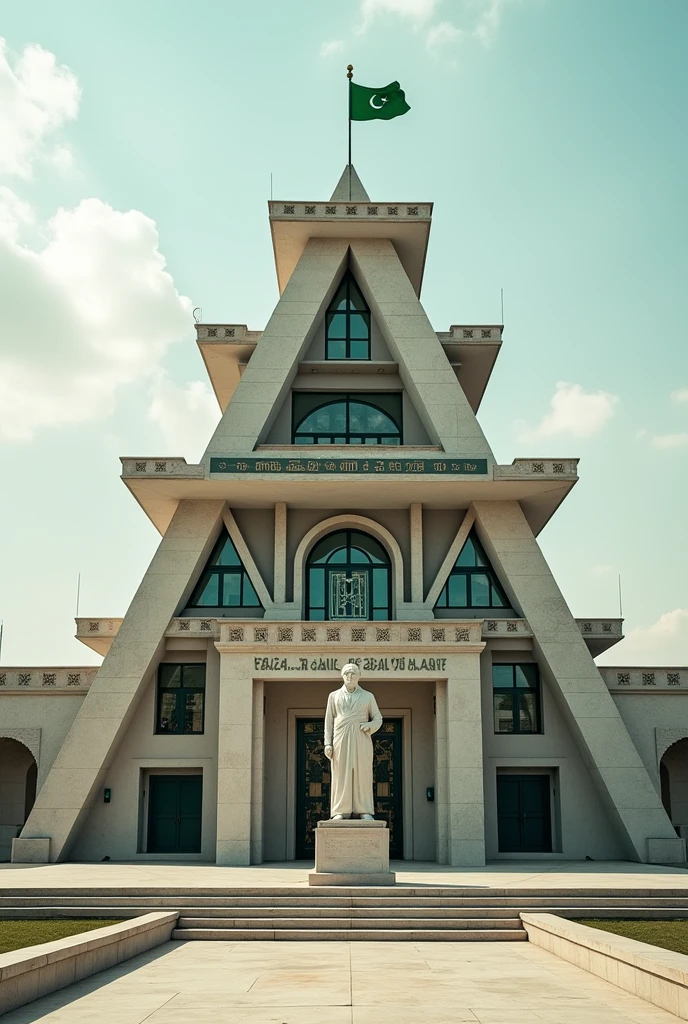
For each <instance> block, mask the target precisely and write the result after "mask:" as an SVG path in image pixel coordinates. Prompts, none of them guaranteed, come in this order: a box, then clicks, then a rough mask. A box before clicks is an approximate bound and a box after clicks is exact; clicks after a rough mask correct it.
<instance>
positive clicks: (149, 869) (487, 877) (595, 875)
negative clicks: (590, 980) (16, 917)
mask: <svg viewBox="0 0 688 1024" xmlns="http://www.w3.org/2000/svg"><path fill="white" fill-rule="evenodd" d="M390 867H391V868H392V869H393V870H394V871H396V873H397V884H399V885H406V886H413V885H419V886H423V885H441V886H454V885H455V886H475V887H476V888H477V889H478V888H483V887H485V886H489V887H493V888H508V889H567V890H568V889H576V888H585V889H595V888H599V889H636V890H647V891H648V892H656V891H657V890H659V889H688V871H687V870H682V869H680V868H675V867H662V866H660V865H657V864H638V863H635V862H633V861H606V862H598V863H590V862H586V861H564V860H561V861H542V860H539V861H532V860H531V861H527V860H522V861H516V860H510V861H501V862H499V863H492V864H488V865H487V866H486V867H459V868H452V867H449V866H448V865H441V864H434V863H421V862H418V861H390ZM310 869H311V866H310V865H309V864H308V862H306V861H287V862H284V863H279V864H260V865H252V866H251V867H221V866H219V865H215V864H167V863H162V862H151V863H138V864H116V863H110V864H72V863H63V864H44V865H33V866H28V865H25V864H0V889H12V890H15V891H16V890H20V889H36V888H41V889H60V888H66V889H69V888H101V887H112V888H137V887H141V888H143V889H146V888H151V887H164V886H170V887H175V888H183V887H187V886H188V887H189V888H193V887H198V888H203V889H212V888H232V887H235V886H246V887H247V888H251V887H263V886H267V887H270V886H298V885H303V886H307V885H308V872H309V870H310Z"/></svg>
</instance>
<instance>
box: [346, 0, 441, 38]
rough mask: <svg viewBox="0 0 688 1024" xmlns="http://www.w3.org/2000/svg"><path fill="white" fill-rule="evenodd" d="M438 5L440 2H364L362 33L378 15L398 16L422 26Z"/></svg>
mask: <svg viewBox="0 0 688 1024" xmlns="http://www.w3.org/2000/svg"><path fill="white" fill-rule="evenodd" d="M437 4H438V0H363V2H362V4H361V14H362V16H363V24H362V26H361V32H365V30H366V29H367V28H368V26H369V25H370V23H371V22H372V21H373V20H374V19H375V17H376V16H377V15H378V14H398V15H399V16H400V17H401V18H406V19H407V20H408V21H411V22H416V24H418V25H421V24H423V22H426V21H427V20H428V18H430V17H431V16H432V14H433V13H434V11H435V8H436V7H437Z"/></svg>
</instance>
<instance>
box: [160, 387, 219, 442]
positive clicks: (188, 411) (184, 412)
mask: <svg viewBox="0 0 688 1024" xmlns="http://www.w3.org/2000/svg"><path fill="white" fill-rule="evenodd" d="M151 395H152V401H151V405H150V409H149V411H148V418H149V419H150V420H152V421H153V422H154V423H157V425H158V426H159V427H160V430H161V432H162V435H163V439H164V442H165V451H169V452H170V453H171V454H172V455H183V456H184V457H185V458H186V460H187V462H198V460H199V459H200V458H201V456H202V455H203V452H204V451H205V449H206V446H207V444H208V441H209V440H210V438H211V436H212V434H213V431H214V430H215V427H216V426H217V424H218V422H219V420H220V408H219V406H218V404H217V398H216V397H215V395H214V394H213V391H212V389H211V387H210V385H209V384H208V383H207V382H206V381H202V380H193V381H191V382H190V383H189V384H187V385H186V386H185V387H179V386H178V385H177V384H175V383H174V381H171V380H170V379H169V377H167V376H166V375H164V374H160V375H159V376H158V378H157V379H156V381H155V383H154V385H153V388H152V391H151Z"/></svg>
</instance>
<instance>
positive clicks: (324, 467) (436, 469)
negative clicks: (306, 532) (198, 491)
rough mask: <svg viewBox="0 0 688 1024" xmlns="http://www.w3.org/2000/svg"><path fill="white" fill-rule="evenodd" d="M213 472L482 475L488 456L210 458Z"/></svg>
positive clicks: (485, 468) (485, 470)
mask: <svg viewBox="0 0 688 1024" xmlns="http://www.w3.org/2000/svg"><path fill="white" fill-rule="evenodd" d="M210 472H211V473H268V474H272V473H306V474H307V475H308V476H312V475H313V474H315V473H337V474H350V473H356V474H360V475H362V476H365V475H366V474H368V475H370V476H374V475H375V474H376V473H384V474H387V475H394V474H396V473H422V474H425V475H430V476H476V475H477V476H480V475H484V474H486V473H487V459H453V458H437V457H435V458H432V459H408V458H406V459H374V458H365V459H351V458H348V459H342V458H330V459H325V458H319V459H272V458H266V459H254V458H246V459H228V458H227V459H225V458H222V457H221V456H219V457H217V458H215V457H213V458H211V460H210Z"/></svg>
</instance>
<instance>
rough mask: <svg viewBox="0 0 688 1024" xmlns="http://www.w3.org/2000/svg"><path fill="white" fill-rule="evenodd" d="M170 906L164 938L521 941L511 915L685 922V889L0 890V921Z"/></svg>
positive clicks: (125, 914) (136, 912) (125, 912)
mask: <svg viewBox="0 0 688 1024" xmlns="http://www.w3.org/2000/svg"><path fill="white" fill-rule="evenodd" d="M153 910H177V911H178V912H179V915H180V917H179V922H178V927H177V928H176V929H175V931H174V933H173V938H175V939H182V940H193V939H204V940H209V939H212V940H224V941H239V940H241V941H244V940H249V939H280V940H299V939H310V940H323V939H338V940H344V941H353V940H358V941H361V940H369V941H372V940H375V941H384V940H395V941H399V940H402V941H403V940H406V941H415V942H418V941H426V942H427V941H453V942H456V941H462V940H463V941H469V942H476V941H500V942H519V941H520V942H523V941H525V940H526V939H527V936H526V933H525V930H524V929H523V926H522V924H521V919H520V913H521V912H526V911H531V912H540V913H552V914H558V915H560V916H561V917H625V918H688V889H664V890H654V891H653V890H647V889H632V890H619V889H588V890H581V889H492V888H479V887H475V888H453V887H452V888H448V887H436V886H422V887H411V886H409V887H406V886H394V887H384V888H373V887H346V888H339V887H338V888H336V889H335V888H330V887H313V888H306V887H304V886H301V887H284V888H259V889H257V888H256V889H249V888H232V889H208V890H204V889H198V890H196V889H188V888H185V889H175V888H164V889H158V888H156V889H148V890H142V889H140V888H136V889H105V888H99V889H51V890H47V889H24V890H21V891H19V890H15V891H12V890H8V889H6V890H4V892H0V920H2V919H8V918H17V917H21V918H51V917H110V918H112V917H123V918H128V917H135V916H137V915H139V914H145V913H148V912H150V911H153Z"/></svg>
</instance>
